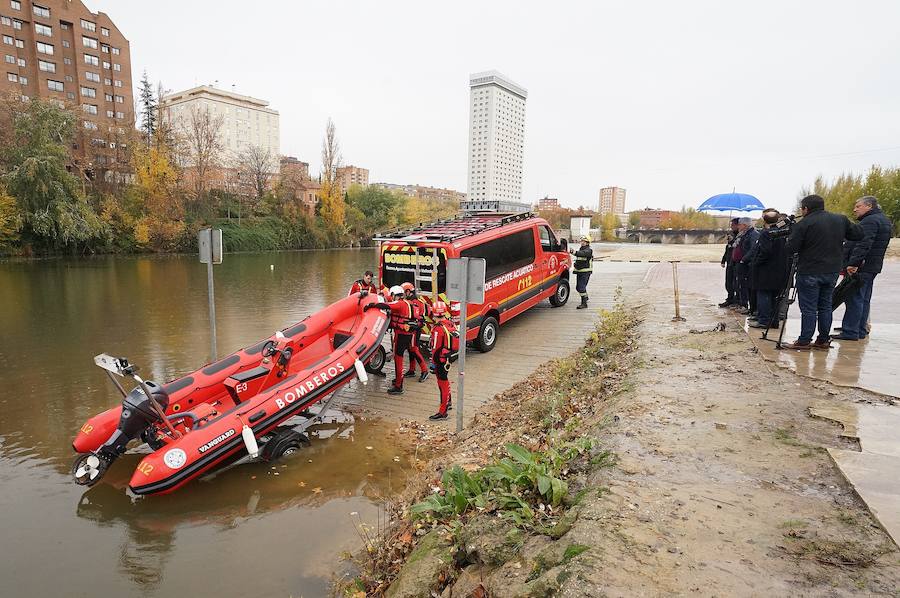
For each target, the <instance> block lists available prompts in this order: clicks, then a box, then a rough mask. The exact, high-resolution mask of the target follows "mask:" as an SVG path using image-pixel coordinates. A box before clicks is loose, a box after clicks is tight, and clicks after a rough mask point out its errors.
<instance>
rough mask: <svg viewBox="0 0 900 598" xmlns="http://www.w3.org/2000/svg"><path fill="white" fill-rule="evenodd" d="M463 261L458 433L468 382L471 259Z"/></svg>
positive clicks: (457, 409) (458, 379)
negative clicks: (467, 314) (467, 319)
mask: <svg viewBox="0 0 900 598" xmlns="http://www.w3.org/2000/svg"><path fill="white" fill-rule="evenodd" d="M460 259H461V260H462V274H463V275H462V285H461V286H462V289H461V291H460V294H461V295H462V299H461V300H460V302H459V375H458V377H457V380H456V387H457V390H458V391H459V397H457V399H456V432H457V434H458V433H460V432H462V429H463V392H464V386H465V380H466V332H468V327H467V326H466V311H467V310H466V307H467V305H466V304H467V303H468V302H469V258H467V257H463V258H460Z"/></svg>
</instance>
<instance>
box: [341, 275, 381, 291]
mask: <svg viewBox="0 0 900 598" xmlns="http://www.w3.org/2000/svg"><path fill="white" fill-rule="evenodd" d="M374 276H375V275H374V274H372V271H371V270H366V272H365V274H363V277H362V278H361V279H359V280H357V281H356V282H354V283H353V286H352V287H350V293H348V294H349V295H353V294H354V293H359V292H360V291H368V292H369V293H375V294H377V293H378V288H377V287H376V286H375V284H374V283H373V282H372V278H373V277H374Z"/></svg>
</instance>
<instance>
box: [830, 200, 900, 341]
mask: <svg viewBox="0 0 900 598" xmlns="http://www.w3.org/2000/svg"><path fill="white" fill-rule="evenodd" d="M853 214H854V216H856V219H857V220H858V221H859V225H860V226H861V227H862V230H863V238H862V239H860V240H859V241H847V242H846V243H845V244H844V254H845V255H846V256H847V257H846V263H845V270H846V272H847V274H848V275H855V276H857V277H858V278H859V288H857V290H856V292H854V293H852V294H851V295H850V296H849V297H847V308H846V310H845V311H844V319H843V321H842V322H841V333H840V334H839V335H837V336H835V337H834V338H836V339H839V340H842V341H856V340H859V339H863V338H866V336H867V335H868V330H867V324H868V322H869V306H870V304H871V302H872V285H873V284H874V283H875V277H876V276H878V274H879V273H880V272H881V267H882V265H883V264H884V254H885V252H886V251H887V247H888V243H890V241H891V229H892V228H893V224H892V223H891V221H890V219H889V218H888V217H887V216H885V215H884V212H882V211H881V208H879V207H878V200H877V199H876V198H874V197H872V196H871V195H867V196H866V197H860V198H859V199H857V200H856V204H855V205H854V206H853Z"/></svg>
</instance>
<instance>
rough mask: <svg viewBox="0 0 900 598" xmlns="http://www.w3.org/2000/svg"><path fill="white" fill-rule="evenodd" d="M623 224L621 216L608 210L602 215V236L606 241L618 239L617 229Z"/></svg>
mask: <svg viewBox="0 0 900 598" xmlns="http://www.w3.org/2000/svg"><path fill="white" fill-rule="evenodd" d="M621 226H622V225H621V223H620V222H619V217H618V216H616V215H615V214H613V213H612V212H607V213H606V214H603V215H602V216H601V217H600V231H601V232H600V236H601V238H602V239H603V240H604V241H615V240H616V229H617V228H620V227H621Z"/></svg>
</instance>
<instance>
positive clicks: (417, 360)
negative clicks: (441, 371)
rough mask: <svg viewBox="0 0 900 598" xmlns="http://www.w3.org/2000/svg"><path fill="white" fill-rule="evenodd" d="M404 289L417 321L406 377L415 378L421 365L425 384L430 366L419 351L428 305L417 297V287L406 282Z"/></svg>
mask: <svg viewBox="0 0 900 598" xmlns="http://www.w3.org/2000/svg"><path fill="white" fill-rule="evenodd" d="M400 288H401V289H403V294H404V299H406V300H407V301H409V302H410V303H411V304H412V306H413V312H414V316H415V319H416V323H415V327H414V328H413V342H412V345H410V347H409V357H410V359H409V369H408V370H406V373H405V374H404V377H406V378H413V377H415V375H416V364H418V365H419V372H420V375H419V382H425V378H427V377H428V364H427V362H426V361H425V357H424V356H423V355H422V351H421V350H420V349H419V337H420V336H421V334H422V328H423V327H424V326H425V316H427V315H428V304H427V303H425V301H424V300H422V299H420V298H419V297H417V296H416V287H415V286H413V284H412V283H411V282H404V283H403V284H401V285H400Z"/></svg>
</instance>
